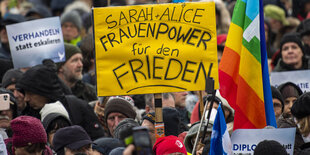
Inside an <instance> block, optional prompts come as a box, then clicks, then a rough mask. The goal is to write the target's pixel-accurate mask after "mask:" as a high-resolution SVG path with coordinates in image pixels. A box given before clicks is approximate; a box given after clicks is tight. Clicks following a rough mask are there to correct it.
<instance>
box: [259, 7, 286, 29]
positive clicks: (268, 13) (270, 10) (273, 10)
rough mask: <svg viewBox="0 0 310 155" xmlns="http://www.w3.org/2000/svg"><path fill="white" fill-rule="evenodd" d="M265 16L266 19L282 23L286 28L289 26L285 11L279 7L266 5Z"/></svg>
mask: <svg viewBox="0 0 310 155" xmlns="http://www.w3.org/2000/svg"><path fill="white" fill-rule="evenodd" d="M264 16H265V17H266V18H272V19H276V20H278V21H280V22H281V23H282V24H283V25H284V26H286V25H288V24H289V23H288V21H287V20H286V17H285V11H284V10H283V9H282V8H280V7H279V6H277V5H272V4H269V5H266V6H265V7H264Z"/></svg>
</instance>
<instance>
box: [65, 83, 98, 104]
mask: <svg viewBox="0 0 310 155" xmlns="http://www.w3.org/2000/svg"><path fill="white" fill-rule="evenodd" d="M71 91H72V93H73V95H75V96H76V97H77V98H79V99H82V100H85V101H88V102H90V101H94V100H98V98H97V95H96V89H95V88H94V86H92V85H90V84H88V83H84V82H82V81H78V82H77V83H76V84H75V85H74V87H72V88H71Z"/></svg>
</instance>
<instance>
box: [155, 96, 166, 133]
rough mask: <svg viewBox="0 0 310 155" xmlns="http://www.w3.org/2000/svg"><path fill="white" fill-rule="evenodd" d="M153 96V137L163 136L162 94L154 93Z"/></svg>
mask: <svg viewBox="0 0 310 155" xmlns="http://www.w3.org/2000/svg"><path fill="white" fill-rule="evenodd" d="M154 98H155V137H156V139H158V138H160V137H165V125H164V120H163V108H162V99H161V98H162V94H154Z"/></svg>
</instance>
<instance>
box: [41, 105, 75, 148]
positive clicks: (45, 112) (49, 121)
mask: <svg viewBox="0 0 310 155" xmlns="http://www.w3.org/2000/svg"><path fill="white" fill-rule="evenodd" d="M40 115H41V122H42V124H43V127H44V129H45V131H46V134H47V140H48V144H49V145H50V146H51V147H53V143H52V141H53V137H54V135H55V133H56V131H57V130H58V129H60V128H64V127H67V126H71V125H72V123H71V121H70V118H69V114H68V112H67V110H66V109H65V108H64V106H63V105H62V104H61V103H60V102H59V101H56V102H55V103H50V104H46V105H45V106H44V107H43V108H42V109H41V111H40Z"/></svg>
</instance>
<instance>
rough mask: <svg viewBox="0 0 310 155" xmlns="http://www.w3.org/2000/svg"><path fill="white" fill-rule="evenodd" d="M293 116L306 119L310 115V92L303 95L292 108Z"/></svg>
mask: <svg viewBox="0 0 310 155" xmlns="http://www.w3.org/2000/svg"><path fill="white" fill-rule="evenodd" d="M291 112H292V114H293V115H294V116H295V117H296V118H298V119H301V118H304V117H306V116H309V115H310V92H307V93H304V94H302V95H301V96H300V97H299V98H297V100H296V101H295V103H294V104H293V106H292V109H291Z"/></svg>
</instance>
